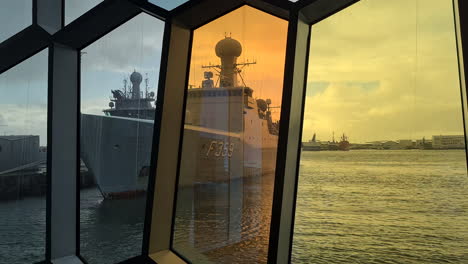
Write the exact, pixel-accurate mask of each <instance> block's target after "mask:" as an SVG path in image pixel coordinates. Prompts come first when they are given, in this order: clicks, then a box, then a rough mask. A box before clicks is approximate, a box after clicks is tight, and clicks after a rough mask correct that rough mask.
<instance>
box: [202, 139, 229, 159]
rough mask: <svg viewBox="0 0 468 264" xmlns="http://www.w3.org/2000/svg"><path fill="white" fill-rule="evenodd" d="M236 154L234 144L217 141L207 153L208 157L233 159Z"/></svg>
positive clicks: (212, 142) (214, 141)
mask: <svg viewBox="0 0 468 264" xmlns="http://www.w3.org/2000/svg"><path fill="white" fill-rule="evenodd" d="M233 152H234V143H229V142H224V141H217V140H213V141H211V143H210V146H209V147H208V151H207V152H206V156H207V157H209V156H215V157H226V156H228V157H229V158H230V157H232V153H233Z"/></svg>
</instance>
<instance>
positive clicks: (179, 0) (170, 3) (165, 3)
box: [149, 0, 188, 10]
mask: <svg viewBox="0 0 468 264" xmlns="http://www.w3.org/2000/svg"><path fill="white" fill-rule="evenodd" d="M149 1H150V2H151V3H153V4H155V5H157V6H160V7H162V8H164V9H167V10H172V9H174V8H176V7H178V6H180V5H181V4H183V3H185V2H187V1H188V0H149Z"/></svg>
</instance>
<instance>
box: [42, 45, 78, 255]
mask: <svg viewBox="0 0 468 264" xmlns="http://www.w3.org/2000/svg"><path fill="white" fill-rule="evenodd" d="M78 60H79V52H78V50H76V49H73V48H70V47H66V46H62V45H60V44H52V45H51V46H50V47H49V112H48V113H49V126H48V129H49V131H48V138H49V142H50V143H49V147H48V153H47V154H48V159H47V160H48V170H47V171H48V175H49V191H48V214H47V215H48V230H47V231H48V232H47V235H48V240H47V241H48V245H47V253H48V260H51V261H53V262H54V263H62V262H63V263H66V261H70V259H74V260H73V261H78V259H77V257H76V235H77V234H76V225H77V202H76V201H77V195H78V187H77V176H78V170H79V165H78V164H79V163H78V161H79V160H78V144H77V142H78V136H79V132H78V128H79V127H78V122H79V119H78V117H79V111H78V106H79V104H78V100H79V97H78ZM78 263H79V262H78Z"/></svg>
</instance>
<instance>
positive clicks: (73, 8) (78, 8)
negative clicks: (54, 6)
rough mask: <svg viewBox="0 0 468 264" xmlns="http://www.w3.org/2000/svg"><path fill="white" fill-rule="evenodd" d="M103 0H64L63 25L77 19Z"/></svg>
mask: <svg viewBox="0 0 468 264" xmlns="http://www.w3.org/2000/svg"><path fill="white" fill-rule="evenodd" d="M102 1H103V0H65V25H68V24H69V23H70V22H72V21H73V20H75V19H77V18H78V17H80V16H81V15H83V14H84V13H86V12H88V11H89V10H90V9H91V8H93V7H95V6H96V5H98V4H99V3H100V2H102Z"/></svg>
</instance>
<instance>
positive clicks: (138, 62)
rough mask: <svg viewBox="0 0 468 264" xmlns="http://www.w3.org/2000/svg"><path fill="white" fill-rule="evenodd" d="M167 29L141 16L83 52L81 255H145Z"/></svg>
mask: <svg viewBox="0 0 468 264" xmlns="http://www.w3.org/2000/svg"><path fill="white" fill-rule="evenodd" d="M163 29H164V24H163V22H162V21H160V20H157V19H155V18H154V17H151V16H149V15H147V14H144V13H142V14H140V15H138V16H136V17H135V18H133V19H132V20H130V21H128V22H127V23H125V24H124V25H122V26H120V27H119V28H117V29H116V30H114V31H112V32H111V33H109V34H108V35H106V36H104V37H103V38H101V39H99V40H97V41H96V42H95V43H93V44H91V45H90V46H88V47H86V48H85V49H84V50H82V55H81V62H82V64H81V113H82V115H81V159H82V173H81V188H82V189H81V197H80V198H81V201H80V202H81V208H80V210H81V211H80V235H81V254H82V255H83V256H84V257H85V258H86V260H87V261H88V262H89V263H99V264H105V263H117V262H119V261H123V260H125V259H127V258H130V257H133V256H137V255H139V254H141V245H142V234H143V221H144V213H145V202H146V198H145V193H146V188H147V181H148V168H149V165H150V164H149V160H150V155H151V142H152V138H153V137H152V136H153V123H154V115H155V107H154V103H155V100H156V94H157V86H156V85H157V83H158V73H159V63H160V59H161V58H160V56H161V45H162V33H163Z"/></svg>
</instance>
